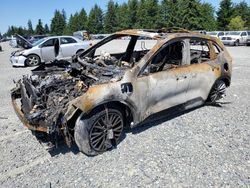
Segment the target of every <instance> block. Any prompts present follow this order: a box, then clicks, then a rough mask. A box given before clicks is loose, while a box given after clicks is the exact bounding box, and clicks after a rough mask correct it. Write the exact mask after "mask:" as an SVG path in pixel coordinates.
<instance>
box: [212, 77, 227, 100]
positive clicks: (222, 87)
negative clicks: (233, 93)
mask: <svg viewBox="0 0 250 188" xmlns="http://www.w3.org/2000/svg"><path fill="white" fill-rule="evenodd" d="M226 88H227V86H226V84H225V82H224V81H222V80H218V81H217V82H215V84H214V86H213V88H212V90H211V91H210V94H209V96H208V102H210V103H215V102H216V101H218V100H220V99H221V98H223V97H224V96H225V92H226Z"/></svg>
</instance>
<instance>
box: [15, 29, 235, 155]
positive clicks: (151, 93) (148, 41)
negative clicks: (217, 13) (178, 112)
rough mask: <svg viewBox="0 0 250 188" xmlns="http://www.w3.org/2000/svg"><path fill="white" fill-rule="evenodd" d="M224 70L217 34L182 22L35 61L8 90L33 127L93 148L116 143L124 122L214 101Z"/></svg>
mask: <svg viewBox="0 0 250 188" xmlns="http://www.w3.org/2000/svg"><path fill="white" fill-rule="evenodd" d="M141 39H144V40H141ZM151 47H152V48H151ZM231 72H232V59H231V57H230V55H229V54H228V52H227V50H226V49H225V47H224V46H223V44H222V43H221V42H220V41H219V40H218V39H217V38H213V37H209V36H207V35H203V34H199V33H194V32H191V31H186V30H174V29H169V30H125V31H120V32H117V33H114V34H112V35H110V36H108V37H107V38H105V39H103V40H102V41H100V42H98V43H96V44H95V45H93V46H92V47H90V48H89V49H87V50H86V51H85V52H83V53H81V54H78V55H77V56H75V57H73V58H72V61H70V62H69V61H63V60H60V61H54V62H51V63H47V64H43V65H41V66H39V67H37V68H36V69H34V70H33V71H32V75H31V76H23V78H22V79H21V80H19V81H18V82H16V87H15V88H14V89H13V90H12V92H11V97H12V103H13V107H14V109H15V111H16V113H17V115H18V117H19V118H20V120H21V121H22V122H23V124H24V125H26V126H27V127H28V128H29V129H30V130H32V131H33V132H34V133H41V132H44V134H45V135H46V136H48V138H49V139H50V140H51V142H52V143H57V140H58V138H60V137H61V138H64V140H65V142H66V144H67V145H69V146H71V144H72V143H73V142H75V143H76V144H77V146H78V147H79V150H80V151H82V152H83V153H85V154H87V155H97V154H99V153H102V152H104V151H107V150H109V149H111V148H113V147H114V146H116V145H117V143H119V140H120V138H121V135H122V132H123V129H124V127H125V126H127V125H128V126H130V127H135V126H137V125H139V124H140V123H141V122H143V121H144V120H145V119H146V118H148V117H149V116H151V115H153V114H155V113H157V112H160V111H163V110H165V109H169V108H172V107H175V106H177V105H178V106H182V107H183V108H182V109H184V110H186V109H190V108H194V107H197V106H200V105H202V104H204V103H205V102H209V103H216V102H217V101H218V100H219V99H221V98H222V97H223V96H224V94H225V90H226V88H227V87H228V86H229V85H230V80H231Z"/></svg>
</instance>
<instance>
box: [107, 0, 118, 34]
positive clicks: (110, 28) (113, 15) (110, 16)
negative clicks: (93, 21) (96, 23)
mask: <svg viewBox="0 0 250 188" xmlns="http://www.w3.org/2000/svg"><path fill="white" fill-rule="evenodd" d="M117 8H118V5H117V4H115V3H114V1H113V0H110V1H109V2H108V10H107V13H106V14H105V18H104V31H105V32H106V33H113V32H115V31H116V30H117V27H118V19H117Z"/></svg>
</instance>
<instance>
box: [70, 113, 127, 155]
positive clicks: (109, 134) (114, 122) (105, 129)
mask: <svg viewBox="0 0 250 188" xmlns="http://www.w3.org/2000/svg"><path fill="white" fill-rule="evenodd" d="M88 117H89V118H86V117H85V116H84V115H83V114H81V115H80V116H79V118H78V119H77V121H76V125H75V133H74V137H75V142H76V144H77V146H78V148H79V150H80V151H81V152H83V153H84V154H86V155H88V156H95V155H98V154H100V153H103V152H105V151H107V150H110V149H112V148H113V147H114V146H116V144H118V142H119V140H120V137H121V135H122V132H123V126H124V120H123V115H122V113H121V112H120V110H117V109H115V108H109V109H107V110H105V109H103V110H98V111H96V112H94V113H92V114H90V115H89V116H88ZM107 117H108V118H107Z"/></svg>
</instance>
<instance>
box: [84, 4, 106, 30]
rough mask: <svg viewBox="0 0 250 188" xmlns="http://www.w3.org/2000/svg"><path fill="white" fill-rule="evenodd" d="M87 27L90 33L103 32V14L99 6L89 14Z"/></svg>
mask: <svg viewBox="0 0 250 188" xmlns="http://www.w3.org/2000/svg"><path fill="white" fill-rule="evenodd" d="M87 25H88V27H87V28H88V31H89V32H90V33H93V34H97V33H102V32H103V13H102V9H101V8H100V7H99V6H98V5H97V4H95V5H94V7H93V8H92V9H91V10H90V12H89V17H88V24H87Z"/></svg>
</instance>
